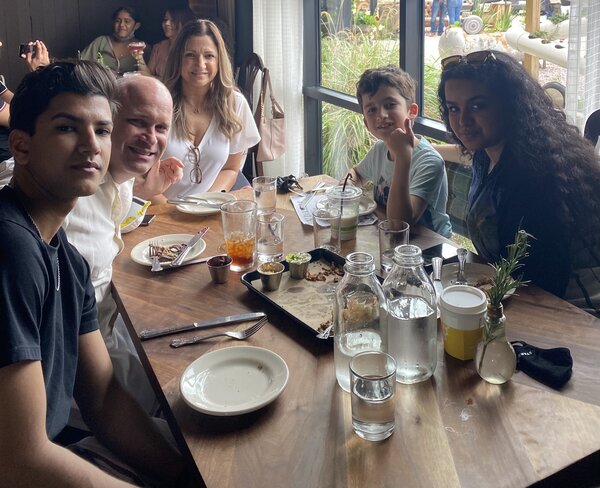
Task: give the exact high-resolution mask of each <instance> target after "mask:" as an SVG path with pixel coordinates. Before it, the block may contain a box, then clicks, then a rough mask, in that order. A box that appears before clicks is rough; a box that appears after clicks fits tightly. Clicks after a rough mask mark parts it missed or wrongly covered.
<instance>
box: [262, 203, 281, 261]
mask: <svg viewBox="0 0 600 488" xmlns="http://www.w3.org/2000/svg"><path fill="white" fill-rule="evenodd" d="M256 219H257V223H256V238H257V243H256V244H257V250H258V260H259V261H261V262H263V263H266V262H269V261H281V260H282V259H283V221H284V216H283V215H282V214H280V213H275V212H270V213H263V214H259V215H258V216H257V218H256Z"/></svg>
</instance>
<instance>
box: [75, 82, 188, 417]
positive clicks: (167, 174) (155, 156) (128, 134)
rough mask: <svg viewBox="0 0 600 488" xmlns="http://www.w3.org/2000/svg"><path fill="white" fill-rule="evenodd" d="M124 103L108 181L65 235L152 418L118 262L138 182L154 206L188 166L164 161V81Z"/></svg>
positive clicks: (126, 92) (114, 351)
mask: <svg viewBox="0 0 600 488" xmlns="http://www.w3.org/2000/svg"><path fill="white" fill-rule="evenodd" d="M117 100H118V102H119V104H120V107H119V109H118V112H117V114H116V116H115V118H114V130H113V132H112V135H111V142H112V152H111V156H110V164H109V167H108V173H107V174H106V176H105V177H104V179H103V180H102V182H101V184H100V186H99V188H98V190H97V191H96V193H95V194H93V195H91V196H89V197H84V198H80V199H79V200H78V201H77V204H76V205H75V208H74V209H73V210H72V211H71V213H70V214H69V215H68V216H67V218H66V219H65V224H64V225H63V227H64V229H65V230H66V232H67V237H68V239H69V241H70V242H71V243H72V244H73V245H74V246H75V247H76V248H77V250H78V251H79V252H80V253H81V254H82V255H83V257H84V258H85V259H86V260H87V262H88V264H89V265H90V270H91V278H92V283H93V285H94V290H95V294H96V302H97V306H98V320H99V322H100V331H101V333H102V336H103V338H104V341H105V342H106V346H107V348H108V351H109V354H110V356H111V359H112V361H113V367H114V369H115V373H116V375H117V378H118V379H119V380H120V381H121V383H122V384H123V386H125V388H126V389H127V390H128V391H129V392H130V393H131V394H132V395H133V396H134V397H135V398H136V399H137V401H138V402H139V403H140V404H141V405H142V407H144V409H145V410H146V411H148V413H151V414H152V413H154V410H155V408H156V399H155V396H154V393H153V392H152V389H151V388H150V385H149V382H148V380H147V377H146V375H145V373H144V371H143V368H142V366H141V364H140V363H139V359H137V355H136V353H135V349H134V347H133V344H132V343H131V339H130V337H129V334H128V332H127V330H126V328H125V325H124V323H123V322H122V320H121V319H120V317H119V320H117V306H116V303H115V301H114V299H113V297H112V293H111V279H112V262H113V260H114V259H115V258H116V257H117V255H118V254H119V253H120V252H121V250H122V249H123V241H122V240H121V230H120V224H121V222H122V221H123V219H124V218H125V216H126V215H127V213H128V211H129V207H130V204H131V200H132V194H133V184H134V179H136V178H138V179H139V181H138V184H137V185H136V190H135V194H136V196H139V197H141V198H149V197H150V196H151V195H154V194H157V193H162V192H163V191H164V190H166V189H167V188H168V187H169V186H170V185H171V184H173V183H174V182H176V181H179V180H180V179H181V176H182V174H183V173H182V164H181V162H180V161H179V160H177V159H175V158H170V159H167V160H164V161H161V160H160V158H161V156H162V154H163V152H164V150H165V148H166V145H167V138H168V135H169V129H170V126H171V118H172V113H173V101H172V99H171V94H170V93H169V91H168V90H167V88H166V87H165V86H164V85H163V84H162V83H161V82H160V81H158V80H156V79H155V78H152V77H149V76H131V77H125V78H121V79H120V80H119V81H118V93H117Z"/></svg>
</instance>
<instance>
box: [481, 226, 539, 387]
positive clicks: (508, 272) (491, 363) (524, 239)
mask: <svg viewBox="0 0 600 488" xmlns="http://www.w3.org/2000/svg"><path fill="white" fill-rule="evenodd" d="M530 237H531V235H529V234H528V233H527V232H525V231H524V230H519V231H517V233H516V235H515V242H514V243H513V244H509V245H508V246H507V250H508V253H507V257H506V258H501V259H500V261H499V262H498V263H496V264H494V265H492V266H493V267H494V270H495V273H494V277H493V278H492V287H491V288H490V290H489V291H488V306H487V311H486V314H485V317H484V319H483V335H482V339H481V342H480V343H479V344H478V346H477V351H476V353H475V368H476V370H477V373H479V376H481V377H482V378H483V379H484V380H485V381H487V382H489V383H493V384H496V385H501V384H503V383H506V382H507V381H508V380H510V379H511V378H512V375H513V374H514V372H515V367H516V364H517V359H516V354H515V351H514V349H513V347H512V345H511V344H510V342H508V340H507V339H506V317H505V316H504V311H503V307H502V300H503V299H504V297H505V296H506V295H507V293H509V292H514V291H515V290H516V289H517V288H520V287H521V286H525V285H526V283H527V282H526V281H523V275H522V274H517V271H518V270H519V269H520V268H522V266H523V264H522V262H521V261H522V260H523V259H524V258H525V257H527V255H528V253H527V249H528V248H529V243H528V239H529V238H530Z"/></svg>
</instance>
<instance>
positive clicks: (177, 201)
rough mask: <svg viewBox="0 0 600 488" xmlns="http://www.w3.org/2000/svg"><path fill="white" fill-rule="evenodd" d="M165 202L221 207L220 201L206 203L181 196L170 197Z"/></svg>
mask: <svg viewBox="0 0 600 488" xmlns="http://www.w3.org/2000/svg"><path fill="white" fill-rule="evenodd" d="M167 203H171V204H173V205H196V206H198V207H206V208H221V205H223V204H222V203H208V202H200V201H194V200H184V199H182V198H172V199H171V200H167Z"/></svg>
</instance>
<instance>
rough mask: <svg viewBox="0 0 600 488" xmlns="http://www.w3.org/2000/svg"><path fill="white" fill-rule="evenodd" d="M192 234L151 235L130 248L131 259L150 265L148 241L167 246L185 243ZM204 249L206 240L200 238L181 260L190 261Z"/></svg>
mask: <svg viewBox="0 0 600 488" xmlns="http://www.w3.org/2000/svg"><path fill="white" fill-rule="evenodd" d="M192 237H193V236H192V235H191V234H167V235H164V236H158V237H152V238H150V239H146V240H145V241H142V242H140V243H139V244H137V245H136V246H135V247H134V248H133V249H132V250H131V259H133V260H134V261H135V262H136V263H138V264H145V265H147V266H152V258H150V253H149V249H148V246H149V244H150V242H154V243H156V244H157V245H159V246H164V247H169V246H172V245H174V244H185V243H186V242H189V240H190V239H191V238H192ZM204 249H206V242H204V240H202V239H200V240H199V241H198V242H196V244H194V247H192V249H191V250H190V252H189V254H188V255H187V256H186V257H185V259H184V260H183V262H184V263H187V262H188V261H192V260H193V259H196V258H197V257H198V256H200V254H202V253H203V252H204Z"/></svg>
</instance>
